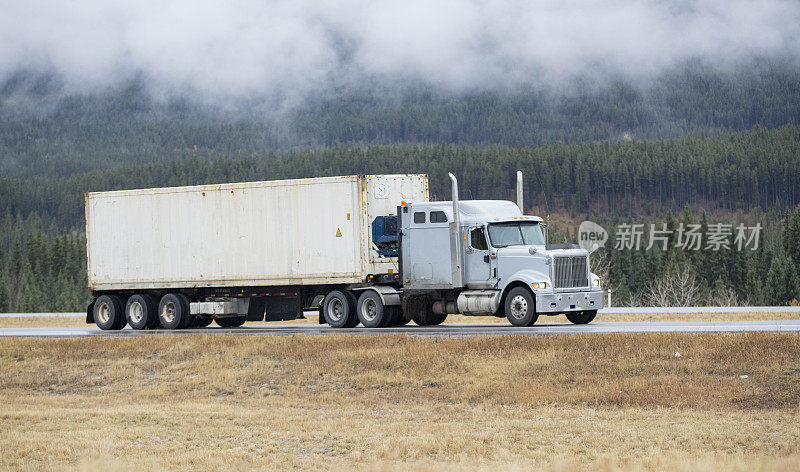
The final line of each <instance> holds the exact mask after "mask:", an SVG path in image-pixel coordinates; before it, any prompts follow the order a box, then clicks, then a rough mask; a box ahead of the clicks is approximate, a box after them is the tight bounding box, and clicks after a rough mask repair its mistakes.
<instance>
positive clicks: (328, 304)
mask: <svg viewBox="0 0 800 472" xmlns="http://www.w3.org/2000/svg"><path fill="white" fill-rule="evenodd" d="M355 305H356V303H355V297H354V296H353V295H351V294H349V293H347V292H343V291H341V290H334V291H332V292H331V293H329V294H328V295H327V296H326V297H325V300H323V301H322V314H323V316H324V317H325V322H326V323H328V324H329V325H330V326H331V328H353V327H355V326H356V325H358V322H359V319H358V317H357V316H356V313H355V311H356V310H355Z"/></svg>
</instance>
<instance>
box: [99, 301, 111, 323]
mask: <svg viewBox="0 0 800 472" xmlns="http://www.w3.org/2000/svg"><path fill="white" fill-rule="evenodd" d="M110 319H111V307H110V306H108V303H106V302H103V303H101V304H99V305H97V321H98V322H100V323H103V324H105V323H108V321H109V320H110Z"/></svg>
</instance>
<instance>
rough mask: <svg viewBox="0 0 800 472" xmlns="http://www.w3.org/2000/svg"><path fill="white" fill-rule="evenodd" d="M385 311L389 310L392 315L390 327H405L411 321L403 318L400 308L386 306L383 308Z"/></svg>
mask: <svg viewBox="0 0 800 472" xmlns="http://www.w3.org/2000/svg"><path fill="white" fill-rule="evenodd" d="M383 309H384V310H388V311H389V313H390V314H391V315H392V323H391V324H390V325H389V326H405V325H407V324H408V322H409V321H411V320H407V319H406V317H405V316H403V310H401V309H400V307H399V306H386V307H383Z"/></svg>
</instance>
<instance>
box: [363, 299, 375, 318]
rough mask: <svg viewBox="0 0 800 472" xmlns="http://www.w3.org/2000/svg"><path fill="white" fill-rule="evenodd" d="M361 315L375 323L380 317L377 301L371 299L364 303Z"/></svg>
mask: <svg viewBox="0 0 800 472" xmlns="http://www.w3.org/2000/svg"><path fill="white" fill-rule="evenodd" d="M361 315H362V316H363V317H364V319H365V320H367V321H373V320H374V319H375V317H376V316H378V304H377V303H375V300H373V299H371V298H367V299H366V300H364V303H362V304H361Z"/></svg>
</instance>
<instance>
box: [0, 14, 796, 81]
mask: <svg viewBox="0 0 800 472" xmlns="http://www.w3.org/2000/svg"><path fill="white" fill-rule="evenodd" d="M0 7H1V11H2V15H0V79H2V78H4V77H7V76H8V74H11V73H13V72H15V71H18V70H20V69H25V70H31V71H56V72H58V73H59V74H60V75H61V76H62V77H63V78H64V80H65V82H66V84H67V86H68V87H70V88H74V89H79V90H87V89H95V88H98V87H105V86H109V85H114V84H117V83H119V82H120V81H124V80H128V79H130V78H131V77H132V76H139V77H142V78H144V80H145V82H146V83H148V84H149V85H151V86H152V88H153V89H154V90H159V91H162V92H163V91H166V92H170V91H179V92H181V93H185V92H191V93H196V94H199V95H201V96H207V97H249V96H253V95H268V94H274V93H276V92H278V93H280V94H287V95H293V94H294V95H303V94H306V93H308V92H310V91H316V90H322V89H325V88H326V87H327V86H328V85H329V84H331V83H333V82H337V83H347V84H358V83H359V81H361V80H363V79H364V78H365V77H371V78H373V79H376V78H377V80H379V81H380V80H387V81H403V80H409V79H410V80H420V81H423V82H427V83H431V84H434V85H438V86H443V87H446V88H450V89H453V90H464V89H474V88H492V87H508V86H514V85H518V84H521V83H536V82H538V81H551V82H552V81H558V80H561V79H563V78H565V77H569V76H571V75H574V74H583V73H587V72H589V73H593V72H597V73H599V74H601V75H602V74H607V73H618V74H624V75H627V76H631V77H645V78H646V77H649V76H652V75H653V74H656V73H658V72H660V71H662V70H664V68H668V67H670V66H671V65H674V64H675V63H676V62H680V61H684V60H686V59H694V58H700V59H704V60H707V61H709V62H711V63H712V64H714V65H716V66H718V67H729V66H731V65H735V64H736V63H737V62H740V61H745V60H748V59H749V58H751V57H753V56H766V57H781V58H790V59H797V56H798V55H800V2H798V1H782V0H759V1H741V0H708V1H697V2H695V1H681V0H677V1H669V0H666V1H664V0H662V1H635V0H629V1H617V0H600V1H560V0H554V1H549V2H542V1H532V0H522V1H502V0H498V1H488V0H487V1H482V0H431V1H417V0H403V1H397V2H389V1H380V0H335V1H329V0H289V1H282V0H279V1H249V0H227V1H204V0H155V1H153V0H136V1H131V0H126V1H121V0H85V1H80V0H79V1H67V0H24V1H21V0H0Z"/></svg>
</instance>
